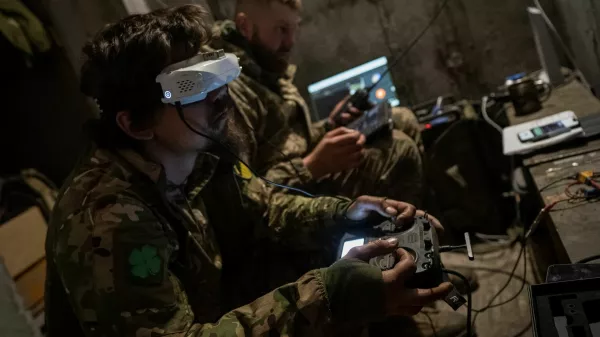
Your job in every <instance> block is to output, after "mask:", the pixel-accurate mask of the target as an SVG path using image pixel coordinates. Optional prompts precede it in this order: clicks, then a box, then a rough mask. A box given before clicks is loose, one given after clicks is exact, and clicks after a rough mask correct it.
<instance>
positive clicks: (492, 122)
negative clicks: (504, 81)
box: [481, 96, 502, 134]
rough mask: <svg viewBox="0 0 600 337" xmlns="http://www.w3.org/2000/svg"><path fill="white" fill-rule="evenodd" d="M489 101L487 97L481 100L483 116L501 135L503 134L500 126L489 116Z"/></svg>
mask: <svg viewBox="0 0 600 337" xmlns="http://www.w3.org/2000/svg"><path fill="white" fill-rule="evenodd" d="M488 99H489V98H488V97H487V96H483V98H482V99H481V114H482V115H483V119H485V121H486V122H488V124H489V125H491V126H492V127H493V128H494V129H496V130H498V132H500V134H502V128H501V127H500V125H498V124H496V123H495V122H494V121H493V120H492V119H491V118H490V117H489V116H488V114H487V103H488Z"/></svg>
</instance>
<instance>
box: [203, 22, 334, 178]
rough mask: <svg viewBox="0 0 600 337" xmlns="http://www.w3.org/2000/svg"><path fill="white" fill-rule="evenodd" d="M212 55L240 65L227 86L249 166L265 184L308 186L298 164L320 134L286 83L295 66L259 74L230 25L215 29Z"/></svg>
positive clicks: (322, 130) (320, 129)
mask: <svg viewBox="0 0 600 337" xmlns="http://www.w3.org/2000/svg"><path fill="white" fill-rule="evenodd" d="M215 31H216V38H215V39H214V41H213V42H212V43H211V47H212V48H215V49H224V50H225V51H226V52H228V53H233V54H235V55H236V56H237V57H238V58H239V59H240V65H241V67H242V74H241V75H240V76H239V78H238V79H236V80H235V81H233V82H232V83H230V84H229V89H230V94H231V96H232V98H233V100H234V101H235V104H236V107H237V108H238V109H239V110H240V111H241V112H242V114H243V115H244V117H245V118H246V123H247V124H248V125H249V126H250V127H251V128H252V129H253V131H254V132H251V135H249V137H250V138H251V139H250V143H251V145H252V150H253V152H252V153H251V154H250V156H251V158H252V162H251V164H252V165H254V166H255V168H256V169H258V170H259V172H260V173H261V174H264V175H265V176H266V177H267V178H269V179H272V180H275V181H277V182H279V183H283V184H286V185H290V186H294V185H295V186H299V185H305V184H309V183H311V182H313V177H312V175H311V173H310V172H309V170H308V169H307V168H306V167H305V166H304V164H303V163H302V158H303V157H305V156H306V155H307V154H308V153H309V151H310V150H312V148H313V147H314V146H316V144H318V142H319V140H320V139H321V138H322V137H323V136H324V135H325V133H326V131H327V130H326V125H325V121H320V122H316V123H313V122H312V121H311V117H310V110H309V108H308V106H307V104H306V102H305V101H304V99H303V98H302V96H301V95H300V93H299V91H298V88H297V87H296V86H295V85H294V84H293V83H292V82H293V80H294V75H295V72H296V66H294V65H290V66H289V68H288V70H287V72H286V74H285V75H284V76H278V75H276V74H273V73H269V72H266V71H264V70H263V69H261V67H260V66H259V65H258V64H257V63H256V62H255V61H254V59H253V58H252V56H251V55H250V52H249V47H248V46H247V41H246V39H245V38H244V37H243V36H241V35H240V34H239V32H238V31H237V30H236V28H235V24H234V23H233V22H231V21H224V22H220V23H217V24H216V29H215Z"/></svg>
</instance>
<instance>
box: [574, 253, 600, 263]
mask: <svg viewBox="0 0 600 337" xmlns="http://www.w3.org/2000/svg"><path fill="white" fill-rule="evenodd" d="M595 260H600V254H599V255H594V256H588V257H586V258H584V259H581V260H579V261H577V262H575V263H576V264H579V263H588V262H591V261H595Z"/></svg>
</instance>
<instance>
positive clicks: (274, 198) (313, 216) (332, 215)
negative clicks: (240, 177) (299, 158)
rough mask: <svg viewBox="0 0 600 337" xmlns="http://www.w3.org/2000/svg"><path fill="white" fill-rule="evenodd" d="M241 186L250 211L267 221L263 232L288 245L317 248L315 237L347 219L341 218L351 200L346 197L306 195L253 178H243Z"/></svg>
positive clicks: (318, 243)
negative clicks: (266, 229)
mask: <svg viewBox="0 0 600 337" xmlns="http://www.w3.org/2000/svg"><path fill="white" fill-rule="evenodd" d="M243 189H244V195H245V196H246V197H247V198H248V199H249V200H250V201H251V203H250V205H251V207H253V208H254V213H255V214H262V217H263V218H264V219H266V220H267V223H268V233H267V235H269V236H270V237H271V238H272V239H273V240H275V241H279V242H283V243H285V244H286V246H287V247H290V248H295V249H318V248H321V244H322V243H321V242H322V241H321V240H320V239H319V238H324V237H326V236H328V235H330V234H331V230H334V229H336V228H339V227H340V226H343V224H345V223H346V222H349V221H348V220H346V219H345V217H344V214H345V212H346V209H347V208H348V206H349V205H350V203H351V200H350V199H347V198H342V197H340V198H334V197H316V198H308V197H304V196H301V195H298V193H295V192H290V193H287V192H285V191H281V189H279V188H277V187H273V186H271V185H268V184H266V183H265V182H264V181H262V180H260V179H256V178H252V179H249V180H247V181H246V182H245V186H244V188H243Z"/></svg>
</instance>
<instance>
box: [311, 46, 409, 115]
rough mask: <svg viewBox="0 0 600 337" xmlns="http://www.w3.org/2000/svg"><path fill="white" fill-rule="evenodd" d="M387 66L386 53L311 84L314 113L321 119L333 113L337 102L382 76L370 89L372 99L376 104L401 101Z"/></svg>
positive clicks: (393, 103)
mask: <svg viewBox="0 0 600 337" xmlns="http://www.w3.org/2000/svg"><path fill="white" fill-rule="evenodd" d="M387 69H388V60H387V58H386V57H385V56H383V57H380V58H378V59H375V60H372V61H370V62H367V63H365V64H361V65H359V66H357V67H354V68H352V69H349V70H346V71H344V72H341V73H339V74H336V75H334V76H331V77H329V78H326V79H324V80H321V81H319V82H316V83H313V84H311V85H309V86H308V93H309V94H310V99H311V102H312V107H313V111H314V114H315V115H316V117H317V118H318V119H319V120H321V119H324V118H327V117H329V113H330V112H331V111H332V110H333V108H334V107H335V105H336V104H337V103H338V102H339V101H341V100H342V99H343V98H344V97H346V96H347V95H348V94H350V95H352V94H353V93H354V92H356V91H357V90H359V89H365V88H367V87H369V86H371V85H373V84H374V83H376V82H377V81H379V80H380V79H381V81H380V82H379V83H378V84H377V86H376V87H375V88H373V90H372V91H371V92H370V93H369V100H370V101H371V102H373V103H376V104H378V103H382V102H386V101H387V102H388V103H389V104H390V106H392V107H395V106H398V105H400V100H399V99H398V97H397V96H396V87H395V86H394V83H392V77H391V76H390V74H389V73H386V74H385V75H384V73H385V72H386V70H387ZM381 76H383V78H382V77H381Z"/></svg>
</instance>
